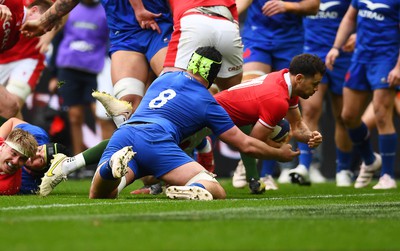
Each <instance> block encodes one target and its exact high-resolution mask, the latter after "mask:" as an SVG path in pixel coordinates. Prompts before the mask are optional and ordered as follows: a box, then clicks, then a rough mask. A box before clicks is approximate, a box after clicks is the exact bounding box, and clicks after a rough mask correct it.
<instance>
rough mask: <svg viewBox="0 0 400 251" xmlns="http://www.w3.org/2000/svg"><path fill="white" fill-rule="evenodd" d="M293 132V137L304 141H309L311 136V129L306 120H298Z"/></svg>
mask: <svg viewBox="0 0 400 251" xmlns="http://www.w3.org/2000/svg"><path fill="white" fill-rule="evenodd" d="M292 130H293V131H292V132H293V137H294V138H295V139H296V140H297V141H299V142H302V143H307V142H308V141H309V140H310V138H311V135H312V133H311V131H310V129H309V128H308V126H307V125H306V124H305V123H304V122H302V121H301V122H298V123H296V126H294V128H292Z"/></svg>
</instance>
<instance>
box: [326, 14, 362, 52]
mask: <svg viewBox="0 0 400 251" xmlns="http://www.w3.org/2000/svg"><path fill="white" fill-rule="evenodd" d="M354 11H355V10H354V8H353V7H351V6H350V8H349V11H347V13H346V15H345V16H344V17H343V19H342V21H341V22H340V25H339V29H338V31H337V33H336V38H335V42H334V43H333V46H332V47H333V48H337V49H340V48H341V47H342V46H343V45H344V44H345V43H346V41H347V39H348V38H349V37H350V35H351V34H353V33H354V32H355V30H356V18H355V17H354V15H356V14H355V13H353V12H354Z"/></svg>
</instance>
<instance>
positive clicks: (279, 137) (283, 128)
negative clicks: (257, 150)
mask: <svg viewBox="0 0 400 251" xmlns="http://www.w3.org/2000/svg"><path fill="white" fill-rule="evenodd" d="M289 131H290V124H289V122H288V121H287V120H286V119H282V120H281V121H279V123H278V124H277V125H276V126H275V127H274V130H273V131H272V133H271V135H270V136H269V138H270V139H272V140H273V141H275V142H281V141H283V140H284V139H285V138H286V137H287V136H288V135H289Z"/></svg>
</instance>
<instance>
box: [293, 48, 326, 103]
mask: <svg viewBox="0 0 400 251" xmlns="http://www.w3.org/2000/svg"><path fill="white" fill-rule="evenodd" d="M325 71H326V67H325V64H324V62H322V60H321V59H320V58H319V57H318V56H316V55H311V54H307V53H305V54H300V55H297V56H295V57H293V58H292V61H291V62H290V66H289V73H290V75H291V81H292V85H293V90H292V91H293V95H296V96H299V97H301V98H304V99H307V98H309V97H310V96H311V95H313V94H314V93H315V92H316V91H317V90H318V84H319V83H320V82H321V80H322V77H323V75H324V74H325Z"/></svg>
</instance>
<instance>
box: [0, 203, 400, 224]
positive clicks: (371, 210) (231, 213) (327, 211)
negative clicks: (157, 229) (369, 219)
mask: <svg viewBox="0 0 400 251" xmlns="http://www.w3.org/2000/svg"><path fill="white" fill-rule="evenodd" d="M399 206H400V202H373V203H369V202H366V203H343V204H335V203H333V204H320V205H298V206H296V205H294V206H271V207H240V208H222V209H200V210H199V209H196V210H185V211H165V212H147V213H140V212H132V213H112V214H108V213H105V214H71V215H68V214H56V215H53V214H52V215H34V214H32V215H29V216H13V217H12V218H10V217H0V222H8V223H15V222H34V221H82V220H85V221H92V222H93V223H94V224H96V223H98V221H99V220H118V221H121V220H123V221H124V222H128V221H149V220H157V221H158V220H160V219H163V220H191V221H193V220H232V219H242V220H245V219H258V220H265V219H327V218H338V217H339V218H357V215H360V214H362V215H360V216H359V217H361V218H363V217H365V215H368V216H371V215H374V218H393V217H397V218H398V217H399V213H398V210H397V208H398V207H399ZM388 207H391V208H392V209H391V211H382V208H388ZM310 210H311V211H318V212H319V213H315V214H309V211H310ZM337 211H340V212H341V214H342V215H337V213H336V212H337Z"/></svg>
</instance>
